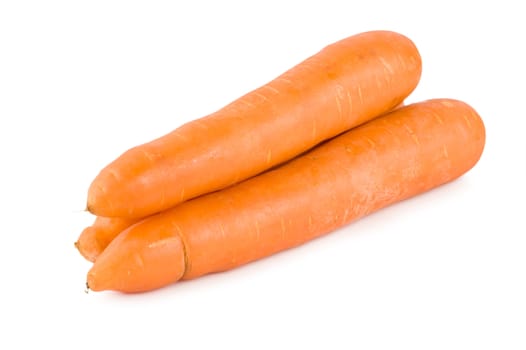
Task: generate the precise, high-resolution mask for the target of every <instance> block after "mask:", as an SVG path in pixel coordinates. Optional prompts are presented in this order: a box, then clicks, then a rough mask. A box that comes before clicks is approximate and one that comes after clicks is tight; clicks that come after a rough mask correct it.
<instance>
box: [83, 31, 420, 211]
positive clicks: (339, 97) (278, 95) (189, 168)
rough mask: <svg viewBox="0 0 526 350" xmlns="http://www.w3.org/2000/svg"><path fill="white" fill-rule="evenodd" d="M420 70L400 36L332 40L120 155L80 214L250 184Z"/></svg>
mask: <svg viewBox="0 0 526 350" xmlns="http://www.w3.org/2000/svg"><path fill="white" fill-rule="evenodd" d="M421 69H422V67H421V58H420V55H419V53H418V51H417V48H416V47H415V45H414V44H413V42H412V41H411V40H409V39H408V38H406V37H405V36H403V35H401V34H398V33H394V32H388V31H372V32H366V33H361V34H358V35H355V36H351V37H348V38H346V39H343V40H341V41H338V42H336V43H334V44H332V45H329V46H327V47H325V48H324V49H323V50H321V51H320V52H319V53H317V54H315V55H314V56H312V57H310V58H308V59H306V60H305V61H303V62H302V63H300V64H298V65H297V66H295V67H293V68H292V69H290V70H289V71H287V72H285V73H284V74H282V75H281V76H279V77H277V78H276V79H275V80H273V81H271V82H269V83H268V84H265V85H264V86H262V87H260V88H258V89H256V90H254V91H252V92H250V93H248V94H246V95H244V96H242V97H240V98H239V99H238V100H236V101H234V102H232V103H230V104H229V105H227V106H225V107H224V108H222V109H220V110H218V111H216V112H214V113H212V114H210V115H208V116H205V117H202V118H200V119H197V120H194V121H191V122H189V123H187V124H184V125H182V126H180V127H179V128H177V129H175V130H173V131H172V132H170V133H168V134H166V135H164V136H162V137H160V138H158V139H156V140H153V141H151V142H148V143H146V144H142V145H139V146H136V147H133V148H131V149H129V150H128V151H126V152H124V153H123V154H122V155H120V156H119V157H118V158H117V159H115V160H114V161H113V162H111V163H110V164H108V165H107V166H106V167H105V168H103V169H102V170H101V172H100V173H99V174H98V175H97V176H96V177H95V179H94V180H93V182H92V183H91V185H90V187H89V190H88V200H87V209H88V210H89V211H90V212H92V213H93V214H95V215H100V216H107V217H144V216H147V215H150V214H153V213H156V212H160V211H162V210H165V209H168V208H171V207H173V206H175V205H176V204H178V203H181V202H183V201H185V200H188V199H191V198H194V197H197V196H199V195H202V194H205V193H208V192H212V191H215V190H218V189H221V188H224V187H227V186H230V185H232V184H234V183H237V182H239V181H241V180H244V179H247V178H249V177H252V176H254V175H256V174H258V173H261V172H263V171H265V170H267V169H270V168H272V167H274V166H276V165H278V164H280V163H282V162H284V161H287V160H289V159H291V158H293V157H294V156H296V155H298V154H300V153H302V152H304V151H306V150H308V149H310V148H312V147H313V146H315V145H316V144H318V143H320V142H322V141H324V140H326V139H329V138H331V137H333V136H335V135H337V134H340V133H342V132H344V131H345V130H348V129H350V128H352V127H354V126H356V125H359V124H361V123H364V122H366V121H367V120H370V119H372V118H374V117H376V116H378V115H380V114H383V113H385V112H387V111H389V110H391V109H393V108H394V107H395V106H397V105H398V104H399V103H401V102H402V101H403V100H404V98H405V97H407V96H408V95H409V94H410V93H411V92H412V91H413V90H414V88H415V87H416V85H417V83H418V81H419V79H420V75H421Z"/></svg>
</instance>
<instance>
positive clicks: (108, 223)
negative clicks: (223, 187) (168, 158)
mask: <svg viewBox="0 0 526 350" xmlns="http://www.w3.org/2000/svg"><path fill="white" fill-rule="evenodd" d="M403 106H404V102H402V103H400V104H399V105H398V106H397V107H395V108H394V109H397V108H401V107H403ZM140 220H141V219H137V218H119V217H115V218H106V217H100V216H99V217H97V218H96V219H95V222H94V223H93V225H91V226H89V227H87V228H85V229H84V230H83V231H82V232H81V234H80V236H79V238H78V240H77V242H75V246H76V247H77V249H78V250H79V252H80V254H81V255H82V256H83V257H84V258H86V259H87V260H89V261H91V262H94V261H95V259H96V258H97V257H98V256H99V255H100V253H102V251H103V250H104V249H106V247H107V246H108V244H110V242H111V241H112V240H113V239H114V238H115V237H117V235H118V234H119V233H121V232H122V231H124V230H125V229H126V228H128V227H129V226H131V225H133V224H135V223H136V222H138V221H140Z"/></svg>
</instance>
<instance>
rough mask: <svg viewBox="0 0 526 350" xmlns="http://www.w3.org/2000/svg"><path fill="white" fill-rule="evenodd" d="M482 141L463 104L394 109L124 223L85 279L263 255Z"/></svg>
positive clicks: (211, 265)
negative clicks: (272, 165)
mask: <svg viewBox="0 0 526 350" xmlns="http://www.w3.org/2000/svg"><path fill="white" fill-rule="evenodd" d="M484 144H485V128H484V124H483V122H482V120H481V118H480V117H479V115H478V114H477V113H476V111H475V110H474V109H473V108H472V107H470V106H469V105H467V104H466V103H464V102H461V101H458V100H452V99H434V100H428V101H424V102H420V103H415V104H412V105H408V106H405V107H402V108H399V109H397V110H395V111H393V112H391V113H388V114H387V115H385V116H382V117H379V118H377V119H375V120H372V121H370V122H368V123H366V124H364V125H362V126H359V127H357V128H355V129H352V130H350V131H348V132H346V133H344V134H342V135H340V136H337V137H335V138H334V139H332V140H330V141H328V142H326V143H323V144H321V145H319V146H317V147H316V148H314V149H312V150H311V151H309V152H307V153H305V154H303V155H301V156H300V157H297V158H296V159H294V160H291V161H290V162H288V163H286V164H284V165H282V166H280V167H277V168H276V169H274V170H270V171H268V172H266V173H263V174H261V175H258V176H255V177H253V178H251V179H248V180H246V181H244V182H241V183H239V184H237V185H234V186H231V187H229V188H227V189H224V190H221V191H217V192H214V193H210V194H207V195H204V196H201V197H198V198H196V199H193V200H190V201H187V202H185V203H182V204H181V205H179V206H177V207H176V208H174V209H171V210H168V211H165V212H163V213H161V214H158V215H154V216H151V217H150V218H148V219H146V220H143V221H142V222H140V223H138V224H136V225H134V226H132V227H130V228H129V229H127V230H125V231H124V232H123V233H121V234H120V235H119V236H118V237H117V238H116V239H115V240H114V241H113V242H112V243H111V244H110V245H109V246H108V247H107V248H106V250H105V251H104V252H103V253H102V254H101V255H100V256H99V258H98V259H97V260H96V262H95V264H94V265H93V267H92V268H91V270H90V271H89V272H88V275H87V283H88V285H89V288H91V289H92V290H95V291H100V290H117V291H121V292H142V291H148V290H153V289H156V288H160V287H163V286H166V285H169V284H172V283H174V282H176V281H178V280H180V279H192V278H196V277H199V276H202V275H205V274H209V273H214V272H219V271H225V270H229V269H232V268H235V267H237V266H241V265H243V264H246V263H249V262H251V261H255V260H258V259H261V258H264V257H266V256H269V255H272V254H274V253H277V252H279V251H282V250H285V249H288V248H292V247H294V246H297V245H300V244H302V243H305V242H307V241H309V240H312V239H314V238H316V237H319V236H321V235H324V234H327V233H329V232H331V231H334V230H335V229H337V228H340V227H342V226H345V225H347V224H349V223H350V222H352V221H355V220H357V219H359V218H361V217H363V216H365V215H367V214H370V213H372V212H375V211H377V210H379V209H381V208H383V207H386V206H388V205H391V204H393V203H396V202H399V201H402V200H404V199H407V198H410V197H413V196H415V195H418V194H420V193H423V192H426V191H428V190H430V189H433V188H435V187H437V186H440V185H442V184H445V183H447V182H450V181H452V180H454V179H456V178H458V177H459V176H461V175H463V174H464V173H466V172H467V171H468V170H470V169H471V168H472V167H473V166H474V165H475V164H476V163H477V162H478V160H479V158H480V157H481V154H482V151H483V149H484Z"/></svg>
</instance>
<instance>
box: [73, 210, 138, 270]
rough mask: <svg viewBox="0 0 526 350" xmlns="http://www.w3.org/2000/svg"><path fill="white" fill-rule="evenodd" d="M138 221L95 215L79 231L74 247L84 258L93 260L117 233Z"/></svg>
mask: <svg viewBox="0 0 526 350" xmlns="http://www.w3.org/2000/svg"><path fill="white" fill-rule="evenodd" d="M138 221H139V219H128V218H106V217H102V216H97V217H96V218H95V221H94V222H93V224H92V225H91V226H88V227H86V228H85V229H84V230H83V231H82V232H81V234H80V236H79V238H78V240H77V241H76V242H75V247H77V249H78V250H79V252H80V254H81V255H82V256H83V257H84V258H85V259H86V260H88V261H91V262H94V261H95V259H97V257H98V256H99V255H100V253H102V251H103V250H104V249H105V248H106V247H107V246H108V244H110V242H111V241H112V240H113V239H114V238H115V237H117V235H118V234H119V233H121V232H122V231H124V230H125V229H127V228H128V227H130V226H131V225H133V224H135V223H136V222H138Z"/></svg>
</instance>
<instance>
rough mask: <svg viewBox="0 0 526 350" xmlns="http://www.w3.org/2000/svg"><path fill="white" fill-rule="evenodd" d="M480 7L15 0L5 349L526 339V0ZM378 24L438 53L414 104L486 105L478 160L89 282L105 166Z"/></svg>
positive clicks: (430, 58) (7, 70) (2, 101)
mask: <svg viewBox="0 0 526 350" xmlns="http://www.w3.org/2000/svg"><path fill="white" fill-rule="evenodd" d="M465 3H466V2H462V1H460V0H456V1H437V2H424V1H420V2H416V1H415V2H414V3H410V2H407V1H405V2H404V1H390V2H388V1H385V2H381V1H359V2H358V1H356V2H355V1H329V0H323V1H317V2H314V1H310V2H309V1H301V2H300V1H297V2H285V1H264V2H260V3H257V2H248V1H247V2H244V3H243V2H241V1H239V2H233V1H225V0H223V1H187V2H185V1H181V2H176V1H165V2H161V1H144V2H139V1H121V2H119V1H107V0H106V1H34V2H28V1H22V0H20V1H2V2H0V146H1V147H0V152H1V157H0V167H1V172H0V179H1V181H0V210H1V211H0V213H1V214H0V215H1V226H0V227H1V228H0V235H1V236H0V237H1V241H0V321H1V323H2V328H1V329H0V333H1V334H2V335H1V336H0V348H2V349H8V348H9V349H13V348H23V347H27V346H28V344H29V343H32V342H37V343H38V344H39V347H50V346H53V347H54V348H58V347H60V346H62V345H65V346H67V348H71V349H83V348H86V349H87V348H90V349H108V348H114V349H126V348H143V349H161V348H173V349H193V348H207V349H209V348H212V347H214V348H216V347H217V348H229V349H238V348H239V349H252V348H256V349H259V348H261V349H270V348H303V347H306V346H310V347H312V348H318V349H322V348H323V349H336V348H354V349H475V348H476V349H525V348H526V238H525V237H526V225H525V223H524V211H525V209H526V205H525V204H524V199H525V198H526V188H525V180H526V136H525V129H524V126H525V117H526V115H525V109H524V101H525V100H526V98H525V92H526V90H525V88H524V86H525V85H524V82H525V81H526V73H525V68H524V67H525V64H524V62H526V54H525V47H526V44H525V39H524V38H525V37H524V33H526V26H525V25H524V22H523V21H524V17H523V16H522V15H521V14H523V11H522V10H521V9H520V7H519V5H514V4H520V2H518V1H497V2H491V1H486V2H473V4H476V5H466V4H465ZM468 3H469V2H468ZM372 29H390V30H394V31H399V32H400V33H403V34H405V35H407V36H408V37H410V38H411V39H412V40H413V41H414V42H415V43H416V45H417V47H418V48H419V50H420V52H421V55H422V59H423V75H422V80H421V83H420V85H419V87H418V88H417V90H416V91H415V92H414V93H413V95H411V97H410V98H409V99H408V100H407V102H408V103H410V102H414V101H419V100H423V99H428V98H435V97H451V98H457V99H461V100H464V101H466V102H468V103H469V104H471V105H472V106H473V107H474V108H475V109H476V110H477V111H478V112H479V113H480V115H481V116H482V118H483V120H484V122H485V124H486V128H487V144H486V149H485V151H484V154H483V156H482V158H481V160H480V162H479V163H478V164H477V165H476V166H475V168H473V169H472V170H471V171H470V172H469V173H468V174H466V175H465V176H464V177H462V178H461V179H459V180H458V181H456V182H454V183H451V184H449V185H446V186H443V187H441V188H439V189H436V190H434V191H431V192H429V193H426V194H424V195H421V196H419V197H418V198H414V199H412V200H408V201H406V202H403V203H400V204H398V205H395V206H393V207H390V208H387V209H384V210H382V211H380V212H378V213H376V214H373V215H371V216H369V217H367V218H365V219H363V220H360V221H359V222H356V223H354V224H352V225H349V226H348V227H347V228H344V229H341V230H339V231H337V232H334V233H333V234H331V235H328V236H326V237H324V238H321V239H318V240H316V241H313V242H310V243H308V244H306V245H304V246H302V247H300V248H297V249H294V250H290V251H287V252H285V253H281V254H278V255H276V256H273V257H271V258H267V259H264V260H261V261H259V262H256V263H253V264H250V265H248V266H246V267H243V268H239V269H236V270H234V271H231V272H228V273H221V274H216V275H211V276H208V277H204V278H201V279H198V280H194V281H190V282H184V283H179V284H175V285H173V286H170V287H167V288H164V289H161V290H158V291H155V292H151V293H145V294H139V295H124V294H119V293H112V292H102V293H95V292H91V293H89V294H86V293H85V292H84V281H85V276H86V272H87V271H88V269H89V267H90V264H89V263H88V262H86V261H84V260H83V259H82V258H81V257H80V255H79V254H78V252H77V251H76V250H75V249H74V247H73V242H74V241H75V240H76V238H77V236H78V234H79V233H80V231H81V230H82V229H83V228H84V227H85V226H86V225H88V224H90V223H91V221H92V217H90V216H89V215H88V214H86V213H85V212H83V209H84V206H85V200H86V193H87V188H88V186H89V183H90V182H91V180H92V179H93V178H94V176H95V175H96V174H97V172H98V171H99V170H100V169H101V168H102V167H103V166H104V165H105V164H106V163H107V162H109V161H111V160H112V159H113V158H115V157H116V156H118V155H119V154H120V153H121V152H123V151H124V150H126V149H127V148H129V147H131V146H134V145H136V144H139V143H142V142H145V141H148V140H150V139H152V138H154V137H157V136H160V135H162V134H164V133H166V132H168V131H170V130H172V129H173V128H175V127H177V126H179V125H180V124H182V123H183V122H185V121H189V120H191V119H195V118H198V117H200V116H204V115H206V114H208V113H210V112H213V111H214V110H216V109H218V108H220V107H222V106H223V105H225V104H227V103H228V102H230V101H232V100H233V99H235V98H237V97H239V96H241V95H242V94H244V93H246V92H248V91H249V90H251V89H253V88H256V87H258V86H260V85H262V84H264V83H266V82H267V81H269V80H271V79H272V78H274V77H275V76H277V75H278V74H280V73H282V72H283V71H285V70H286V69H288V68H290V67H292V66H293V65H295V64H296V63H298V62H300V61H301V60H303V59H304V58H306V57H307V56H310V55H312V54H314V53H315V52H317V51H318V50H320V49H321V48H322V47H324V46H325V45H327V44H329V43H331V42H333V41H336V40H339V39H341V38H343V37H346V36H349V35H352V34H356V33H358V32H362V31H366V30H372ZM7 344H10V345H7Z"/></svg>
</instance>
